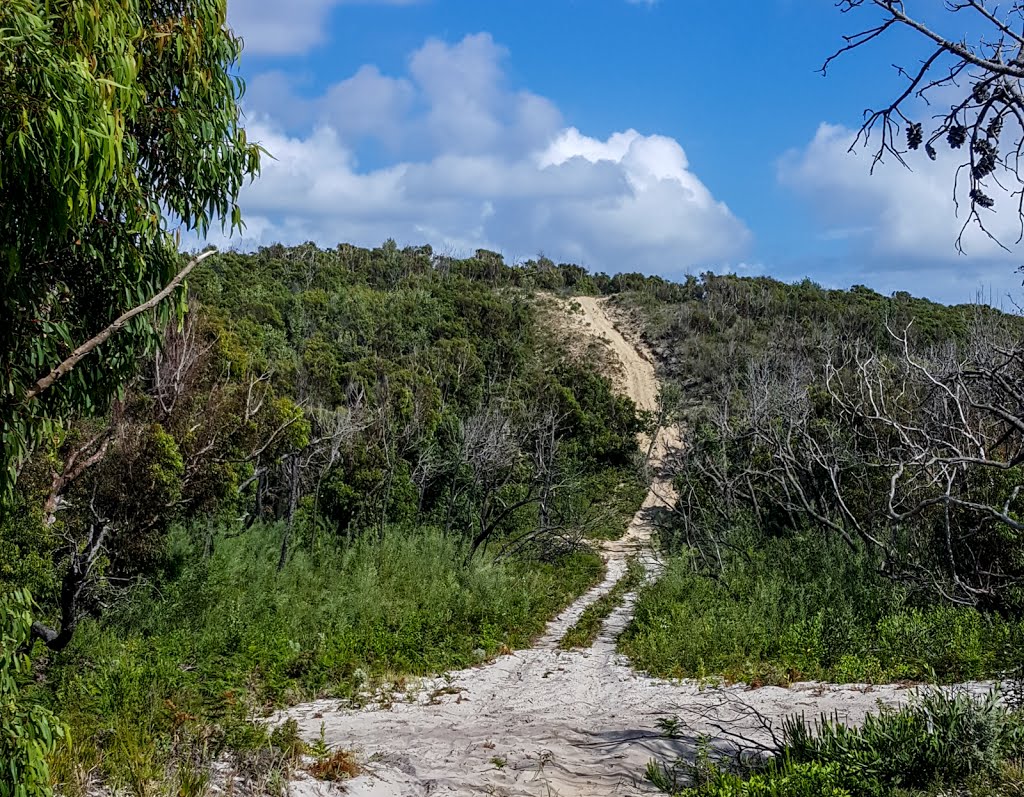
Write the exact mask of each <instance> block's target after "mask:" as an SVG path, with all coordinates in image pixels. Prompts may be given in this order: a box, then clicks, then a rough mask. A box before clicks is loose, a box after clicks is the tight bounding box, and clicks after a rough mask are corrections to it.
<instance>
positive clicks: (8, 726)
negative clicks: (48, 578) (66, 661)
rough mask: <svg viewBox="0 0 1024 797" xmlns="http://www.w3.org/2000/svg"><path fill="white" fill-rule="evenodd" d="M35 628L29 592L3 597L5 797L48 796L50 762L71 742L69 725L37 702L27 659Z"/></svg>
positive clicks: (0, 660)
mask: <svg viewBox="0 0 1024 797" xmlns="http://www.w3.org/2000/svg"><path fill="white" fill-rule="evenodd" d="M31 626H32V599H31V598H30V597H29V594H28V592H26V591H21V590H18V591H14V592H8V593H4V594H0V797H46V795H49V794H50V793H51V787H50V767H49V761H48V758H49V757H50V756H51V755H53V753H54V751H55V750H56V747H57V745H58V744H59V743H61V742H62V741H63V740H65V739H66V730H65V728H64V725H63V724H62V723H61V722H60V721H59V720H58V719H57V717H55V716H54V714H53V713H52V712H51V711H50V710H49V709H47V708H45V707H44V706H42V705H40V704H39V703H38V702H36V700H37V697H38V695H37V694H34V692H35V690H33V689H32V680H33V673H32V664H31V662H30V661H29V657H28V655H27V653H25V650H26V649H27V647H28V646H29V645H30V644H31Z"/></svg>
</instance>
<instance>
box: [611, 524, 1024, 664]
mask: <svg viewBox="0 0 1024 797" xmlns="http://www.w3.org/2000/svg"><path fill="white" fill-rule="evenodd" d="M1022 644H1024V624H1022V623H1021V622H1019V621H1015V620H1011V619H1006V618H1004V617H1002V616H1000V615H997V614H994V613H983V612H980V611H978V610H976V609H973V608H967V607H956V606H949V605H930V604H928V603H920V604H917V603H915V600H914V596H913V595H912V594H911V593H909V592H908V591H906V590H904V589H902V588H900V587H898V586H897V585H895V584H893V583H892V582H890V581H888V580H886V579H884V578H883V577H882V576H880V575H878V572H877V568H876V567H875V566H874V565H873V563H872V562H871V561H870V560H869V559H868V558H867V557H864V556H861V555H858V554H855V553H853V552H851V551H850V549H849V548H848V547H847V546H846V545H845V544H843V543H840V542H836V541H833V540H829V539H826V538H824V537H822V536H821V535H816V534H809V533H796V534H792V535H787V536H783V537H769V536H756V535H752V534H751V535H743V534H741V533H737V536H736V538H735V548H734V550H733V551H732V552H726V553H725V554H724V558H723V567H722V569H721V571H720V572H715V573H711V572H707V571H700V570H698V569H697V568H696V566H695V563H694V561H693V560H692V559H691V558H690V557H689V556H688V555H686V554H683V555H679V556H675V557H673V558H672V559H671V560H670V562H669V564H668V567H667V568H666V571H665V573H664V575H663V577H662V578H661V579H660V580H659V581H657V582H656V583H653V584H650V585H647V586H646V587H644V588H643V589H642V590H641V593H640V595H639V599H638V602H637V610H636V616H635V618H634V620H633V623H632V624H631V626H630V627H629V629H627V631H626V633H625V634H624V635H623V636H622V638H621V639H620V647H621V649H622V650H623V652H625V653H627V654H628V655H629V656H630V658H631V659H632V660H633V663H634V664H635V665H636V666H637V667H639V668H642V669H644V670H647V671H648V672H651V673H652V674H655V675H659V676H663V677H695V678H704V677H709V676H721V677H724V678H725V679H726V680H728V681H746V682H748V683H753V684H760V683H774V684H787V683H790V682H792V681H796V680H826V681H837V682H870V683H878V682H883V681H894V680H913V681H939V682H946V683H951V682H959V681H964V680H969V679H975V678H986V677H991V676H994V675H996V674H998V673H1000V672H1002V671H1004V670H1005V669H1007V667H1008V666H1009V665H1010V664H1012V663H1013V662H1014V661H1015V660H1016V654H1015V653H1014V651H1015V650H1017V649H1019V648H1020V646H1021V645H1022Z"/></svg>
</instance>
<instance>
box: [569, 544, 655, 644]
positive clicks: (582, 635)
mask: <svg viewBox="0 0 1024 797" xmlns="http://www.w3.org/2000/svg"><path fill="white" fill-rule="evenodd" d="M646 575H647V573H646V571H645V570H644V566H643V564H641V562H640V560H639V559H637V558H636V557H632V558H630V559H629V561H628V562H627V563H626V572H625V574H624V575H623V576H622V577H621V578H620V579H619V580H618V581H616V582H615V584H614V585H613V586H612V588H611V589H610V590H608V592H606V593H605V594H604V595H602V596H601V597H600V598H598V599H597V600H596V601H594V602H593V603H591V604H590V605H589V606H588V607H587V608H586V609H584V610H583V614H581V615H580V619H579V620H577V621H576V623H575V624H574V625H573V627H572V628H570V629H569V630H568V631H566V632H565V635H564V636H563V637H562V638H561V639H560V640H559V642H558V647H560V648H561V649H562V650H572V649H573V648H586V647H590V645H592V644H593V642H594V640H595V639H597V635H598V634H599V633H600V631H601V626H602V625H603V624H604V621H605V618H607V617H608V615H609V614H611V613H612V612H613V611H614V610H615V609H616V608H617V607H618V606H620V605H621V604H622V601H623V599H624V598H625V597H626V595H628V594H629V593H631V592H635V591H636V589H637V588H638V587H639V586H640V585H641V584H642V583H643V581H644V578H645V577H646Z"/></svg>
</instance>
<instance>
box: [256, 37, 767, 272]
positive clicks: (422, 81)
mask: <svg viewBox="0 0 1024 797" xmlns="http://www.w3.org/2000/svg"><path fill="white" fill-rule="evenodd" d="M506 57H507V52H506V50H505V49H504V48H502V47H501V46H499V45H498V44H497V43H495V42H494V40H493V39H492V38H491V37H490V36H489V35H488V34H478V35H474V36H467V37H466V38H464V39H463V40H461V41H459V42H457V43H454V44H449V43H445V42H442V41H440V40H436V39H432V40H429V41H427V42H426V43H425V44H424V45H423V46H422V47H421V48H420V49H418V50H417V51H416V52H414V53H413V54H412V55H411V56H410V58H409V61H408V73H407V74H405V75H400V76H387V75H384V74H382V73H381V72H380V71H379V70H377V69H376V68H375V67H372V66H364V67H363V68H361V69H360V70H359V71H357V72H356V74H354V75H353V76H352V77H350V78H348V79H346V80H344V81H341V82H340V83H337V84H335V85H333V86H331V87H329V88H328V89H327V90H326V91H325V92H324V93H323V94H322V95H321V96H319V97H316V98H313V99H304V98H301V97H299V96H298V95H297V94H296V93H295V92H294V91H293V90H292V88H291V87H290V85H289V82H288V78H287V77H286V76H284V75H282V74H280V73H268V74H265V75H262V76H259V77H257V78H256V79H254V80H253V81H250V87H251V89H250V94H249V95H248V99H247V109H248V112H249V123H248V128H249V135H250V137H251V138H255V139H256V140H259V141H260V142H261V143H262V144H263V145H264V146H265V147H266V148H267V149H268V150H269V151H270V152H271V153H272V154H273V155H274V159H273V160H270V159H268V160H267V161H266V162H265V164H264V169H263V173H262V176H261V177H260V179H259V180H258V181H257V182H256V183H254V184H253V185H252V186H251V187H249V188H247V189H246V190H245V193H244V194H243V197H242V204H243V208H244V210H245V211H246V214H247V218H248V219H249V229H248V232H247V234H246V236H247V237H246V240H245V241H244V244H248V245H251V244H257V243H259V244H263V243H270V242H273V241H283V242H299V241H303V240H310V239H312V240H316V241H318V242H321V243H324V244H328V245H330V244H334V243H336V242H338V241H352V242H355V243H361V244H377V243H379V242H380V241H382V240H384V239H385V238H388V237H394V238H396V239H398V240H399V241H400V242H401V243H424V242H425V243H431V244H433V245H435V246H437V247H440V248H447V249H455V250H460V251H465V250H470V249H473V248H475V247H486V248H491V249H496V250H499V251H502V252H504V253H505V254H506V255H507V256H509V257H519V256H532V255H535V254H536V253H537V252H538V251H540V250H543V251H545V252H546V253H548V255H549V256H551V257H555V258H556V259H563V260H574V261H576V262H581V263H585V264H587V265H590V266H593V267H599V268H606V269H610V270H618V269H632V268H639V269H643V270H647V271H660V272H665V271H670V270H676V269H684V268H687V267H690V266H695V265H700V266H705V265H708V264H710V263H721V262H722V261H723V260H730V259H733V258H738V257H740V256H742V254H743V253H744V252H745V250H746V248H747V244H748V242H749V239H750V234H749V232H748V230H747V228H746V227H745V226H744V224H743V223H742V222H741V221H740V220H738V219H737V218H736V217H735V216H734V215H733V213H732V212H731V211H730V210H729V208H728V207H727V206H726V205H725V204H724V203H723V202H721V201H720V200H718V199H716V198H715V197H714V196H713V195H712V193H711V191H710V190H709V189H708V188H707V186H705V185H704V183H703V182H702V181H701V180H700V179H699V178H698V177H697V176H696V175H695V174H694V172H693V171H692V170H691V168H690V164H689V161H688V159H687V157H686V153H685V151H684V150H683V148H682V146H681V145H680V144H679V143H678V142H677V141H675V140H674V139H671V138H668V137H665V136H658V135H642V134H641V133H638V132H637V131H635V130H627V131H625V132H620V133H614V134H612V135H611V136H609V137H608V138H606V139H598V138H593V137H589V136H587V135H585V134H584V133H581V132H580V131H579V130H577V129H576V128H574V127H566V126H565V124H564V122H563V121H562V116H561V113H560V112H559V110H558V109H557V108H556V107H555V106H554V105H553V104H552V103H551V102H550V101H549V100H547V99H546V98H544V97H541V96H539V95H537V94H533V93H531V92H529V91H525V90H521V89H518V88H514V87H510V86H508V85H507V79H506V75H505V72H504V69H503V63H502V62H503V60H504V59H505V58H506ZM367 140H369V141H372V142H374V143H376V144H384V145H385V148H388V149H389V150H390V151H391V152H392V157H391V158H390V160H389V162H385V163H384V164H383V165H380V164H375V165H374V166H373V167H372V168H363V167H361V165H360V157H359V154H360V151H361V146H362V144H363V143H364V142H366V141H367ZM378 160H379V158H378Z"/></svg>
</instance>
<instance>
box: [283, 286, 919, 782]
mask: <svg viewBox="0 0 1024 797" xmlns="http://www.w3.org/2000/svg"><path fill="white" fill-rule="evenodd" d="M578 301H579V304H580V305H581V306H582V308H583V315H582V317H581V316H580V315H579V314H567V315H569V317H570V318H571V319H572V320H571V322H570V323H571V324H572V325H576V326H578V328H579V330H580V332H581V334H591V335H595V336H597V337H599V338H603V339H604V340H605V341H606V343H607V345H608V346H609V347H610V348H611V350H612V351H613V352H614V354H615V356H616V357H617V358H618V359H619V360H620V362H621V364H622V366H623V367H622V372H621V374H620V376H619V381H620V385H619V387H620V389H622V390H623V391H624V392H625V393H626V394H628V395H629V396H631V397H632V398H633V399H634V401H636V403H637V404H638V405H639V406H640V407H641V408H643V409H649V410H654V409H656V407H657V395H658V381H657V378H656V375H655V370H654V366H653V364H652V362H651V358H650V357H649V356H648V355H647V354H646V352H640V351H638V350H637V349H635V348H633V347H632V346H630V345H629V343H627V342H626V340H625V339H624V338H623V337H622V335H621V334H620V333H619V332H618V331H617V330H616V329H615V326H614V325H613V323H612V320H611V318H610V317H609V315H608V313H607V312H606V310H605V307H604V303H603V302H602V300H600V299H594V298H583V299H579V300H578ZM677 445H678V436H677V435H675V434H674V433H673V432H672V431H671V430H661V431H660V432H659V433H658V437H657V439H656V441H655V445H654V446H653V447H652V451H653V454H652V461H651V463H650V472H651V475H652V484H651V492H650V493H649V494H648V496H647V499H646V500H645V501H644V505H643V507H642V508H641V509H640V511H639V512H638V513H637V515H636V516H635V517H634V519H633V521H632V522H631V524H630V526H629V529H628V531H627V533H626V535H625V536H624V537H623V538H622V539H621V540H618V541H615V542H611V543H608V544H607V545H606V546H605V548H604V549H603V554H604V556H605V558H606V561H607V565H608V572H607V575H606V577H605V579H604V581H603V582H602V583H601V584H600V585H598V586H597V587H595V588H594V589H592V590H590V591H589V592H588V593H587V594H585V595H583V596H582V597H581V598H579V599H578V600H577V601H576V602H575V603H574V604H573V605H572V606H570V607H569V608H568V609H567V610H566V611H565V612H563V613H562V614H561V615H560V616H559V617H557V618H555V619H554V620H553V621H552V622H551V623H550V624H549V626H548V628H547V630H546V632H545V633H544V635H543V636H542V637H541V638H540V639H539V640H538V642H537V644H536V645H535V647H533V648H531V649H529V650H521V651H517V652H516V653H513V654H511V655H508V656H502V657H500V658H499V659H497V660H496V661H494V662H492V663H489V664H486V665H483V666H481V667H477V668H472V669H468V670H462V671H459V672H453V673H449V674H447V675H445V676H442V677H438V678H432V679H427V680H425V681H422V682H420V683H418V684H416V685H415V686H414V687H412V688H410V689H409V690H408V691H407V692H406V693H404V694H401V695H396V696H394V700H393V702H391V701H388V702H385V703H379V704H376V705H370V706H368V707H366V708H363V709H358V710H354V709H350V708H346V707H345V706H343V705H341V704H340V703H338V702H337V701H329V700H324V701H317V702H314V703H308V704H304V705H300V706H297V707H295V708H293V709H290V710H288V711H287V712H283V713H281V714H279V715H277V716H276V717H275V720H276V721H281V720H284V719H286V718H289V717H293V718H295V719H296V720H297V721H298V723H299V729H300V733H301V734H302V736H303V737H304V738H306V739H309V740H314V739H316V738H317V737H318V736H319V735H320V733H321V729H322V731H323V734H324V738H325V741H326V742H327V744H328V745H330V746H331V747H332V748H342V749H350V750H354V751H356V752H357V753H358V754H359V756H360V759H361V761H362V762H363V766H364V770H365V774H363V775H361V776H359V777H357V778H355V779H353V780H351V781H348V782H347V783H346V784H345V785H344V791H345V792H346V793H347V794H349V795H353V796H354V797H360V796H362V797H370V796H371V795H372V796H373V797H398V796H399V795H427V794H432V795H433V794H437V795H480V794H491V795H545V796H547V795H563V796H564V797H568V796H569V795H587V797H597V796H598V795H620V794H637V793H643V792H647V791H649V790H650V787H649V786H648V785H647V784H645V783H644V781H643V772H644V768H645V766H646V765H647V762H648V761H649V760H651V759H652V758H657V759H660V760H668V759H672V758H674V757H675V756H677V755H680V754H688V753H690V752H692V751H693V749H694V746H695V745H696V743H697V739H698V737H699V736H700V735H704V734H706V735H709V736H711V737H712V738H715V739H717V740H719V741H728V740H729V739H731V738H733V737H732V734H739V735H742V736H745V737H750V738H757V739H761V740H767V738H768V737H769V732H768V731H767V729H766V726H765V723H774V725H775V727H776V728H777V727H778V722H779V720H780V719H781V718H782V717H784V716H786V715H788V714H791V713H794V712H805V713H807V714H808V715H809V716H815V717H816V716H818V715H819V714H821V713H822V712H824V713H826V714H830V715H831V714H833V713H838V714H839V715H840V716H841V717H843V718H846V719H847V720H848V721H850V722H857V721H859V720H860V719H861V718H862V717H863V715H864V714H865V713H867V712H869V711H872V710H874V709H875V708H876V707H877V705H878V703H879V702H880V701H881V702H893V701H899V700H901V699H903V698H905V697H906V696H907V694H908V692H907V690H906V689H901V688H900V687H896V686H885V687H863V686H861V687H858V686H828V685H821V684H797V685H795V686H793V687H791V688H789V689H781V688H777V687H764V688H760V689H756V690H747V689H745V688H744V687H742V686H738V687H729V688H702V687H701V685H699V684H697V683H695V682H691V681H684V682H668V681H663V680H658V679H654V678H649V677H646V676H644V675H642V674H639V673H636V672H634V671H633V670H632V669H631V668H630V667H629V665H628V662H627V661H626V660H625V659H624V658H623V657H621V656H620V655H618V654H617V653H616V652H615V640H616V638H617V637H618V635H619V634H620V633H621V632H622V630H623V629H624V628H625V627H626V625H627V624H628V623H629V619H630V617H631V616H632V610H633V602H634V596H633V595H629V596H627V598H626V600H625V602H624V603H623V605H622V606H621V607H620V608H619V609H618V610H616V611H615V612H613V613H612V615H611V616H610V617H609V618H608V620H607V621H606V623H605V625H604V627H603V629H602V631H601V633H600V635H599V637H598V639H597V640H596V642H595V643H594V645H593V646H592V647H591V648H589V649H587V650H582V651H561V650H558V648H557V643H558V641H559V639H560V638H561V637H562V635H563V634H564V633H565V631H566V630H568V628H569V627H571V626H572V624H573V623H574V622H575V621H576V619H577V618H578V617H579V615H580V614H581V613H582V611H583V609H584V608H585V607H586V606H587V605H589V604H590V603H592V602H593V601H594V600H596V599H597V598H598V597H600V595H602V594H603V593H604V592H606V591H607V590H609V589H610V588H611V586H612V585H613V584H614V583H615V581H616V580H617V579H618V578H619V577H620V576H621V575H622V573H623V572H624V570H625V564H626V559H627V557H628V556H629V555H630V554H632V553H634V552H637V553H640V554H641V556H642V561H644V563H645V565H646V567H647V569H648V571H649V572H650V573H653V572H655V571H656V570H657V568H658V562H657V561H656V559H655V557H654V555H653V553H652V552H651V547H650V545H649V540H650V534H651V528H652V517H653V516H654V515H655V514H656V513H657V512H658V510H659V507H661V506H664V501H666V500H668V501H670V500H672V498H673V494H672V488H671V481H670V479H669V478H668V477H667V476H666V475H665V474H664V473H663V472H662V470H661V464H662V462H663V461H664V460H665V459H666V457H667V456H669V455H670V454H671V451H672V449H673V447H675V446H677ZM645 448H646V446H645ZM666 716H677V717H679V718H680V719H681V720H682V722H683V727H684V732H683V733H682V734H681V735H680V738H677V739H667V738H665V737H664V736H662V735H661V734H660V733H659V731H658V727H657V724H656V721H657V719H658V718H659V717H666ZM338 790H339V787H338V786H334V785H331V784H326V783H319V782H316V781H313V780H311V779H309V778H303V779H302V780H299V781H296V782H294V783H293V784H292V785H291V791H292V793H293V794H295V795H297V797H307V796H309V795H315V794H323V795H327V794H330V793H331V792H335V793H337V791H338Z"/></svg>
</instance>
